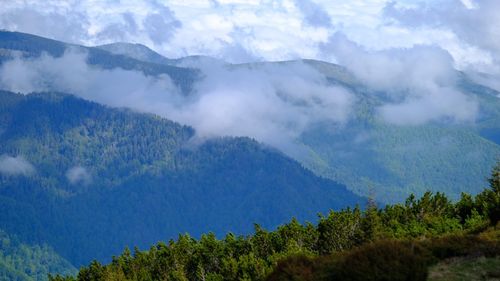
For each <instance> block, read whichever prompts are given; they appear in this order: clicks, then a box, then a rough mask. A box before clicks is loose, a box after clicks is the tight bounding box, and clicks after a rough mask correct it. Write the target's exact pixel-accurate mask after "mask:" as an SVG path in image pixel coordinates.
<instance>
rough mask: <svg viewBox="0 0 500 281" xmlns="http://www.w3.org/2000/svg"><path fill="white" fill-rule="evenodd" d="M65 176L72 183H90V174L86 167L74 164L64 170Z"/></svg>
mask: <svg viewBox="0 0 500 281" xmlns="http://www.w3.org/2000/svg"><path fill="white" fill-rule="evenodd" d="M66 178H67V179H68V181H69V182H70V183H71V184H73V185H76V184H81V185H89V184H90V183H92V176H91V174H90V173H89V171H88V170H87V168H85V167H82V166H75V167H72V168H70V169H68V171H67V172H66Z"/></svg>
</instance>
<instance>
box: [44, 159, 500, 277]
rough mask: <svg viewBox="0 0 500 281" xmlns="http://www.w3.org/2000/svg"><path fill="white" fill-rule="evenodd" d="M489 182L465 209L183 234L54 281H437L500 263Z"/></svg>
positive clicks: (499, 214)
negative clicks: (447, 269)
mask: <svg viewBox="0 0 500 281" xmlns="http://www.w3.org/2000/svg"><path fill="white" fill-rule="evenodd" d="M489 182H490V187H489V188H487V189H485V190H484V191H483V192H481V193H480V194H478V195H477V196H470V195H468V194H465V193H464V194H462V197H461V199H460V200H459V201H458V202H455V203H453V202H451V201H450V200H449V199H448V198H446V196H445V195H444V194H442V193H436V194H432V193H430V192H428V193H426V194H425V195H423V196H422V197H421V198H418V199H417V198H415V197H414V196H410V197H409V198H408V199H407V200H406V201H405V203H404V204H396V205H387V206H385V207H382V208H379V207H377V206H376V205H374V204H368V206H367V208H366V209H365V210H361V209H360V208H359V207H356V208H353V209H352V208H347V209H343V210H341V211H331V212H329V213H328V214H327V215H325V216H320V219H319V222H318V223H317V224H310V223H306V224H301V223H299V222H298V221H297V220H295V219H292V220H291V221H290V222H289V223H287V224H284V225H281V226H279V227H278V228H277V229H276V230H274V231H267V230H265V229H263V228H262V227H260V226H259V225H255V231H254V233H253V234H252V235H249V236H236V235H234V234H232V233H229V234H227V235H226V236H225V237H224V238H222V239H217V237H216V236H215V235H214V234H213V233H208V234H205V235H203V236H202V237H201V238H200V239H198V240H197V239H194V238H192V237H191V236H189V235H188V234H183V235H180V236H179V237H178V239H177V240H170V241H169V242H168V243H164V242H160V243H158V244H156V245H154V246H152V247H151V248H150V249H149V250H147V251H140V250H139V249H137V248H136V249H134V250H133V251H131V250H129V249H125V251H124V252H123V254H121V255H120V256H115V257H113V259H112V262H111V263H109V264H107V265H102V264H101V263H99V262H97V261H94V262H92V263H91V264H90V265H88V266H85V267H82V268H81V269H80V272H79V273H78V275H77V276H76V277H72V276H67V277H63V276H51V278H50V280H52V281H62V280H66V281H69V280H78V281H83V280H85V281H86V280H269V281H274V280H276V281H278V280H283V281H284V280H311V281H312V280H427V277H428V269H429V267H430V266H431V265H433V264H436V263H437V262H438V261H440V260H443V259H446V258H450V257H461V256H470V257H478V256H485V257H487V258H493V257H498V256H499V255H500V223H499V221H500V163H499V164H498V165H497V166H496V167H495V168H494V169H493V173H492V176H491V178H490V180H489ZM496 261H498V260H496ZM499 273H500V272H490V273H489V274H493V275H494V274H499ZM495 276H496V275H495ZM493 277H494V276H493Z"/></svg>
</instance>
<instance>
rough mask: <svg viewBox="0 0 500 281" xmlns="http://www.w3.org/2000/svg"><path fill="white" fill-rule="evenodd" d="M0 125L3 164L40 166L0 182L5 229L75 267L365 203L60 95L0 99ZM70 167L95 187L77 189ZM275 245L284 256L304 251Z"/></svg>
mask: <svg viewBox="0 0 500 281" xmlns="http://www.w3.org/2000/svg"><path fill="white" fill-rule="evenodd" d="M0 120H5V122H1V123H0V155H3V154H7V155H12V156H16V155H21V156H23V157H24V158H25V159H26V160H27V161H29V162H31V163H32V164H33V165H34V166H35V167H36V173H34V174H32V175H29V176H17V177H16V176H8V175H3V174H2V175H0V228H4V229H5V230H7V231H9V233H13V234H16V235H18V236H19V237H20V238H21V239H22V240H23V241H27V242H30V243H31V242H32V243H36V244H38V243H47V244H49V245H50V246H52V247H53V248H54V249H55V250H56V251H57V252H58V253H60V254H61V255H62V256H64V257H65V258H67V259H68V260H70V261H71V262H72V263H73V264H75V265H77V266H79V265H81V264H86V263H88V262H90V261H91V260H92V259H97V260H99V261H101V262H103V261H109V258H108V257H109V256H111V255H113V254H116V253H119V252H120V251H121V250H122V249H123V248H124V247H125V246H127V245H137V246H138V247H140V248H145V247H148V246H149V245H151V244H152V243H155V242H157V241H158V240H160V239H170V238H173V237H176V235H177V234H178V233H185V232H188V233H190V234H191V235H193V236H194V237H200V236H201V235H202V234H203V233H204V232H209V231H212V232H214V233H215V234H217V235H224V234H225V233H226V232H227V231H229V230H231V231H234V232H236V233H251V231H252V224H251V223H252V222H259V223H261V224H262V226H264V227H267V228H270V227H275V226H276V225H278V224H279V223H281V222H283V221H285V220H287V219H289V218H290V217H292V216H296V217H297V221H301V222H302V221H306V220H309V221H312V220H315V219H316V214H317V212H319V211H321V212H327V211H328V210H329V209H340V208H342V207H344V206H346V205H355V204H357V203H362V202H363V201H364V199H362V198H360V197H358V196H355V195H354V194H352V193H351V192H349V191H348V190H346V188H345V187H344V186H342V185H339V184H336V183H335V182H332V181H330V180H326V179H323V178H320V177H317V176H315V175H314V174H313V173H312V172H310V171H308V170H306V169H305V168H303V167H302V166H301V165H300V164H299V163H297V162H296V161H294V160H292V159H290V158H288V157H286V156H285V155H283V154H282V153H280V152H278V151H276V150H273V149H271V148H268V147H265V146H263V145H261V144H259V143H257V142H256V141H254V140H251V139H248V138H221V139H213V140H210V141H206V142H204V143H202V144H197V143H195V142H193V141H192V137H193V134H194V132H193V129H191V128H189V127H186V126H181V125H179V124H176V123H174V122H171V121H168V120H165V119H162V118H159V117H157V116H153V115H147V114H138V113H134V112H131V111H127V110H123V109H110V108H107V107H104V106H101V105H98V104H95V103H91V102H87V101H84V100H81V99H78V98H75V97H73V96H69V95H65V94H58V93H37V94H30V95H27V96H24V95H19V94H14V93H8V92H0ZM74 166H84V167H85V168H86V169H87V171H88V173H89V174H90V175H91V178H92V180H91V181H90V182H76V183H72V182H70V181H69V180H68V178H67V176H66V172H67V171H68V169H70V168H72V167H74ZM228 210H230V211H228ZM241 221H246V222H249V223H248V224H242V223H241ZM283 231H284V232H287V234H286V235H302V236H305V234H303V233H295V230H294V229H293V228H291V229H283ZM304 231H306V230H304ZM111 233H112V235H111ZM207 239H208V238H207ZM273 239H275V238H271V240H273ZM312 239H313V240H314V239H315V238H312ZM313 240H311V239H309V236H308V237H307V239H306V238H304V239H300V240H297V244H298V245H299V246H300V247H301V244H309V245H310V244H312V243H314V241H313ZM204 241H205V238H204ZM273 243H277V244H279V249H278V250H277V251H279V252H281V251H282V250H283V249H285V248H287V249H288V250H287V251H289V252H293V251H296V248H297V247H296V245H294V243H295V242H294V243H290V244H286V243H285V242H283V241H273ZM242 247H244V246H242ZM245 247H249V246H248V245H247V246H245ZM271 254H272V253H271ZM266 255H267V253H266ZM259 257H260V256H258V255H257V256H256V258H259ZM247 258H249V259H250V258H252V257H250V256H248V257H247ZM221 262H222V260H216V261H205V260H203V261H202V262H200V263H202V264H203V265H205V264H206V263H208V264H207V266H209V267H211V266H215V265H214V263H215V264H220V263H221ZM226 262H231V261H226ZM193 266H196V265H193ZM217 266H219V265H217ZM179 270H180V269H179ZM201 274H202V273H201ZM214 278H215V277H214Z"/></svg>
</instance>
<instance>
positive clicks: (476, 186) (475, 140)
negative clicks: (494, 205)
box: [0, 31, 500, 202]
mask: <svg viewBox="0 0 500 281" xmlns="http://www.w3.org/2000/svg"><path fill="white" fill-rule="evenodd" d="M0 48H1V49H2V51H1V52H0V60H1V61H6V60H9V59H11V58H12V57H13V56H14V54H13V51H15V52H16V51H17V52H19V51H20V52H22V54H23V56H26V57H36V56H39V55H40V54H41V53H42V52H46V53H48V54H51V55H53V56H61V55H62V54H63V53H64V51H65V50H67V48H79V49H81V50H85V51H86V52H88V62H89V63H90V64H91V65H94V66H97V67H100V68H104V69H115V68H122V69H127V70H139V71H142V72H143V73H145V74H147V75H149V76H156V75H160V74H166V75H168V76H169V77H171V78H172V81H174V83H175V84H176V85H177V86H179V87H180V89H181V90H182V93H183V95H191V94H194V95H195V96H196V95H203V92H196V93H193V89H195V88H196V85H198V84H199V83H202V81H204V80H203V79H204V78H205V76H206V75H207V74H210V70H208V72H207V70H206V69H205V67H206V66H207V65H208V66H213V65H219V66H221V67H223V68H224V69H226V70H224V71H228V72H227V73H231V71H233V70H235V71H239V72H241V73H243V74H245V73H246V72H245V71H248V73H247V74H248V75H249V77H251V75H255V74H256V73H257V75H263V73H264V74H265V73H267V75H271V76H272V75H274V74H275V73H273V69H274V70H279V71H280V72H282V73H281V74H283V73H284V74H285V75H294V74H293V69H296V67H297V65H300V67H303V66H304V65H306V66H308V67H310V68H312V69H314V70H315V71H317V72H318V73H320V75H322V76H324V78H325V80H326V81H328V83H329V84H330V85H338V86H341V87H343V88H345V89H347V90H349V91H350V92H351V93H352V94H353V95H354V97H355V103H354V104H353V108H352V110H351V111H352V116H351V117H350V118H349V120H348V122H346V123H345V124H342V125H341V126H339V125H338V124H332V123H329V122H319V123H316V124H311V125H309V126H308V127H307V128H305V130H304V131H303V132H302V133H301V134H300V135H299V136H298V137H297V139H296V140H295V142H296V143H298V144H299V146H300V147H301V148H302V150H303V151H305V153H300V154H298V155H292V154H289V156H292V157H295V159H296V160H298V161H299V162H301V164H302V165H304V166H305V167H307V168H309V169H310V170H311V171H313V172H314V173H316V174H317V175H320V176H323V177H327V178H330V179H333V180H335V181H337V182H340V183H342V184H344V185H346V186H347V187H348V189H350V190H351V191H353V192H355V193H357V194H359V195H363V196H366V195H368V194H371V195H372V196H375V197H376V198H377V199H378V200H379V201H383V202H398V201H399V200H402V199H403V198H405V197H406V196H408V195H409V194H410V193H415V194H423V193H424V192H425V191H426V190H432V191H444V192H446V194H448V195H449V196H450V197H451V198H454V199H457V198H458V197H459V195H460V193H461V192H463V191H468V192H471V193H477V192H479V191H480V188H481V186H483V185H484V184H485V183H486V182H485V178H486V177H487V175H488V172H489V167H491V165H493V163H494V162H495V161H496V160H497V159H498V157H500V125H499V124H500V99H499V98H498V96H499V93H498V92H496V91H494V90H492V89H490V88H487V87H485V86H481V85H479V84H477V83H474V82H473V80H471V79H470V78H469V77H467V75H466V74H463V73H459V74H457V77H459V82H458V85H457V86H458V90H460V91H461V92H464V93H466V94H467V95H468V96H469V97H471V98H472V99H474V100H475V101H477V103H478V106H479V111H478V115H477V118H476V120H475V121H474V122H469V123H459V122H458V123H457V122H447V121H446V120H444V121H439V122H438V121H433V122H428V123H425V124H419V125H394V124H389V123H387V122H385V121H384V120H381V118H380V117H379V116H378V115H377V108H378V107H379V106H380V105H381V104H384V103H385V102H387V100H385V98H384V97H385V94H384V93H381V92H380V91H376V90H374V89H371V88H370V87H369V86H367V85H365V84H364V83H363V82H362V81H361V80H360V79H358V78H357V77H356V76H355V75H354V74H352V73H350V72H349V71H348V70H347V69H346V68H344V67H342V66H339V65H335V64H330V63H326V62H321V61H314V60H299V61H288V62H260V63H252V64H224V63H223V62H217V63H215V59H213V60H211V59H210V58H197V57H187V58H184V59H183V58H181V59H167V58H164V57H161V56H160V55H159V54H157V53H155V52H153V51H152V50H150V49H147V47H145V46H139V45H133V44H128V43H120V44H111V45H107V46H98V47H82V46H75V45H71V44H65V43H62V42H58V41H54V40H50V39H45V38H42V37H38V36H33V35H29V34H24V33H16V32H5V31H3V32H0ZM106 49H107V50H108V51H109V52H108V51H106ZM15 52H14V53H15ZM113 53H115V54H113ZM177 65H189V66H190V68H183V67H178V66H177ZM287 71H288V72H287ZM223 73H224V72H223ZM264 76H266V75H264ZM245 77H246V76H243V77H241V78H240V79H242V81H243V80H245V79H244V78H245ZM221 79H222V80H221V81H222V84H224V83H223V82H224V81H223V78H221ZM234 90H236V91H237V90H239V89H234ZM104 100H106V99H104Z"/></svg>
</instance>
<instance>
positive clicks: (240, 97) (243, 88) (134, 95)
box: [0, 49, 355, 150]
mask: <svg viewBox="0 0 500 281" xmlns="http://www.w3.org/2000/svg"><path fill="white" fill-rule="evenodd" d="M86 59H87V55H86V54H85V53H82V52H81V51H79V50H74V49H68V50H67V51H66V53H65V54H64V55H63V56H61V57H51V56H49V55H46V54H44V55H42V56H41V57H39V58H34V59H26V58H21V57H16V58H14V59H13V60H10V61H7V62H5V63H4V64H3V65H2V66H1V67H0V87H1V88H3V89H5V90H9V91H13V92H19V93H24V94H27V93H31V92H40V91H60V92H66V93H71V94H75V95H77V96H79V97H82V98H84V99H87V100H91V101H95V102H98V103H102V104H106V105H109V106H113V107H127V108H131V109H134V110H137V111H139V112H149V113H154V114H157V115H160V116H162V117H165V118H167V119H170V120H173V121H176V122H179V123H181V124H186V125H190V126H192V127H193V128H194V129H195V130H196V136H195V139H196V140H197V141H203V140H205V139H207V138H212V137H217V136H247V137H251V138H254V139H256V140H258V141H261V142H265V143H267V144H270V145H272V146H275V147H278V148H280V149H282V150H293V148H291V147H292V146H293V145H294V142H295V139H296V138H297V137H298V136H299V135H300V134H301V133H302V132H303V131H304V130H305V129H306V128H307V127H309V126H310V125H311V124H314V123H316V122H333V123H335V124H344V123H345V122H346V121H347V120H348V119H349V116H350V111H351V106H352V104H353V102H354V101H355V99H354V96H353V94H352V93H350V92H349V91H348V90H347V89H345V88H342V87H340V86H334V85H330V84H329V83H328V81H327V80H326V77H325V76H324V75H322V74H321V73H319V72H318V71H316V70H315V69H313V68H311V67H310V66H308V65H306V64H304V63H301V62H293V63H286V64H275V65H264V64H255V65H252V64H248V65H238V66H227V65H223V64H212V63H210V62H207V63H202V64H201V65H199V67H200V69H201V71H202V73H203V77H204V78H203V79H201V80H200V81H198V82H196V83H195V85H194V90H193V91H192V93H191V94H189V95H183V94H181V91H180V90H179V89H178V88H177V87H176V86H175V85H174V83H172V80H171V79H170V77H169V76H168V75H159V76H147V75H144V74H143V73H142V72H139V71H130V70H123V69H120V68H116V69H113V70H104V69H100V68H98V67H96V66H91V65H89V64H87V62H86Z"/></svg>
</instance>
